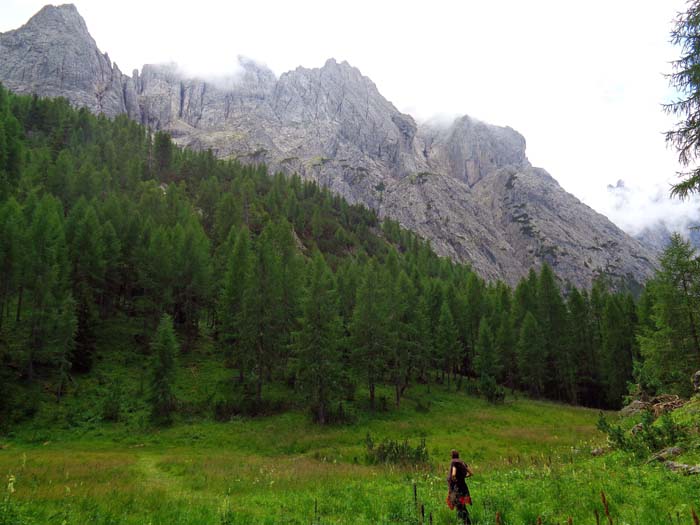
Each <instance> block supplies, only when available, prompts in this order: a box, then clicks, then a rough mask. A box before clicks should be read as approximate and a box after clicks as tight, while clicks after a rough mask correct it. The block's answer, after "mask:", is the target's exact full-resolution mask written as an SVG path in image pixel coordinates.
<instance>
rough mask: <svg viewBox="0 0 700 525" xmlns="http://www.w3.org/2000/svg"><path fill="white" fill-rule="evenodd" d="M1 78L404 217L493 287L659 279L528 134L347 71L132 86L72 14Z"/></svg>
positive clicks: (29, 28)
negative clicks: (421, 101) (439, 113)
mask: <svg viewBox="0 0 700 525" xmlns="http://www.w3.org/2000/svg"><path fill="white" fill-rule="evenodd" d="M0 81H2V82H3V83H4V84H5V85H6V86H8V87H9V88H10V89H13V90H15V91H17V92H23V93H37V94H39V95H44V96H64V97H66V98H68V99H69V100H70V101H71V102H72V103H73V104H75V105H77V106H85V107H88V108H89V109H91V110H92V111H95V112H103V113H105V114H106V115H109V116H114V115H117V114H120V113H126V114H128V115H129V116H130V117H131V118H134V119H136V120H138V121H140V122H142V123H143V124H146V125H148V126H150V127H151V128H153V129H164V130H168V131H169V132H170V133H171V134H172V136H173V138H174V139H175V140H176V141H177V142H178V143H179V144H181V145H183V146H187V147H192V148H199V149H202V148H210V149H212V150H213V151H214V152H215V153H216V154H217V155H218V156H220V157H223V158H237V159H239V160H241V161H243V162H266V163H267V164H269V165H270V166H271V168H272V169H273V170H281V171H283V172H286V173H293V172H297V173H299V174H300V175H301V176H302V177H305V178H308V179H313V180H316V181H318V182H319V183H320V184H323V185H325V186H328V187H329V188H331V189H332V190H333V191H335V192H337V193H340V194H341V195H343V196H344V197H345V198H346V199H348V200H349V201H351V202H360V203H364V204H366V205H367V206H369V207H371V208H374V209H376V210H377V211H378V212H379V214H380V215H382V216H389V217H392V218H394V219H397V220H398V221H399V222H400V223H401V224H402V225H404V226H405V227H407V228H409V229H411V230H414V231H416V232H417V233H419V234H420V235H421V236H423V237H424V238H426V239H430V241H431V242H432V245H433V247H434V248H435V249H436V251H437V252H438V253H440V254H441V255H445V256H449V257H452V258H454V259H456V260H459V261H463V262H469V263H471V264H472V265H473V267H474V268H475V269H476V270H477V271H478V272H479V273H480V274H481V275H483V276H484V277H486V278H490V279H495V278H501V279H504V280H506V281H508V282H509V283H511V284H512V283H515V282H516V281H517V280H518V279H519V278H520V277H522V276H524V275H525V274H526V273H527V271H528V270H529V268H530V267H532V266H535V267H536V266H538V265H540V264H541V263H542V262H543V261H547V262H548V263H550V264H551V265H552V266H553V268H554V270H555V272H556V273H557V275H558V276H559V277H560V278H561V279H562V281H570V282H571V283H573V284H576V285H579V286H587V285H588V284H590V282H591V280H592V279H593V278H594V276H595V275H596V274H598V273H605V274H608V275H610V276H612V277H613V278H617V279H620V280H623V281H637V282H641V281H643V280H644V279H645V278H646V277H648V276H649V275H650V274H651V272H652V271H653V264H654V255H653V253H651V252H650V250H649V249H647V248H645V247H643V246H642V245H641V244H639V242H637V241H635V240H634V239H632V238H631V237H629V236H627V235H626V234H625V233H624V232H622V231H621V230H620V229H618V228H617V227H615V226H614V225H613V224H612V223H611V222H610V221H609V220H607V219H606V218H605V217H604V216H602V215H600V214H598V213H596V212H595V211H593V210H592V209H590V208H588V207H587V206H585V205H584V204H582V203H581V202H580V201H578V200H577V199H576V198H575V197H573V196H572V195H570V194H568V193H566V192H565V191H564V190H563V189H562V188H561V187H560V186H559V185H558V184H557V182H556V181H555V180H554V179H553V178H552V177H550V176H549V175H548V174H547V173H546V172H545V171H544V170H541V169H538V168H533V167H532V166H531V165H530V163H529V162H528V160H527V157H526V155H525V139H524V138H523V137H522V136H521V135H520V134H519V133H517V132H516V131H514V130H512V129H511V128H507V127H506V128H502V127H497V126H492V125H489V124H485V123H483V122H479V121H477V120H475V119H472V118H470V117H468V116H464V117H462V118H459V119H456V120H455V121H454V122H453V123H452V124H451V125H448V126H435V125H430V124H422V125H419V124H417V123H416V122H415V121H414V119H413V118H412V117H411V116H410V115H405V114H403V113H401V112H399V111H398V110H397V109H396V108H395V107H394V106H393V105H392V104H391V103H390V102H389V101H388V100H386V99H385V98H384V97H383V96H382V95H381V94H380V93H379V91H378V89H377V87H376V86H375V85H374V83H373V82H372V81H371V80H370V79H369V78H367V77H365V76H363V75H362V74H361V73H360V71H359V70H358V69H356V68H354V67H352V66H350V65H349V64H347V63H346V62H342V63H338V62H336V61H335V60H333V59H330V60H328V61H327V62H326V63H325V65H324V66H323V67H321V68H317V69H307V68H302V67H299V68H297V69H295V70H294V71H289V72H287V73H284V74H283V75H281V76H280V77H279V78H277V77H276V76H275V75H274V74H273V73H272V72H271V71H270V70H269V69H267V68H265V67H262V66H259V65H257V64H256V63H254V62H252V61H248V60H242V61H241V71H240V72H239V73H238V74H236V75H235V76H233V77H231V78H229V79H226V80H219V81H217V82H208V81H204V80H201V79H196V78H185V77H184V76H183V75H182V74H180V73H179V72H178V70H177V68H176V67H175V66H174V65H147V66H144V67H143V69H142V71H141V72H140V73H138V72H134V75H133V76H132V77H129V76H126V75H124V74H122V73H121V72H120V71H119V69H118V68H117V66H116V65H114V64H112V63H111V62H110V60H109V58H108V57H107V55H106V54H105V55H103V54H102V53H100V51H99V50H98V48H97V46H96V44H95V41H94V40H93V39H92V37H91V36H90V34H89V33H88V31H87V28H86V27H85V23H84V21H83V20H82V18H81V17H80V15H79V14H78V12H77V11H76V9H75V8H74V7H73V6H60V7H51V6H47V7H45V8H44V9H42V10H41V11H40V12H39V13H38V14H37V15H35V16H34V17H33V18H32V19H31V20H30V21H29V22H28V23H27V24H26V25H25V26H23V27H21V28H19V29H17V30H15V31H10V32H8V33H4V34H0Z"/></svg>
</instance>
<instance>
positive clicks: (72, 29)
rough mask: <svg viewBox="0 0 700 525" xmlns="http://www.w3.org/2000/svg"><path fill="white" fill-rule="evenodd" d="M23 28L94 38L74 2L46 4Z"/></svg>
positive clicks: (67, 35)
mask: <svg viewBox="0 0 700 525" xmlns="http://www.w3.org/2000/svg"><path fill="white" fill-rule="evenodd" d="M21 29H27V30H38V31H46V30H49V31H62V32H64V35H65V36H66V37H87V38H88V39H90V40H92V37H91V36H90V33H89V32H88V28H87V24H86V23H85V20H84V19H83V17H82V16H81V15H80V13H79V12H78V9H77V8H76V7H75V5H73V4H63V5H58V6H54V5H47V6H44V7H43V8H41V10H40V11H39V12H38V13H37V14H35V15H34V16H33V17H31V18H30V19H29V21H28V22H27V23H26V24H25V25H24V26H23V27H22V28H21Z"/></svg>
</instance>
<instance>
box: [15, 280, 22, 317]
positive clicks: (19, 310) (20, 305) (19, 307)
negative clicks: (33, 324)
mask: <svg viewBox="0 0 700 525" xmlns="http://www.w3.org/2000/svg"><path fill="white" fill-rule="evenodd" d="M23 295H24V286H20V287H19V298H18V299H17V316H16V317H15V321H16V322H18V323H19V321H20V316H21V313H22V296H23Z"/></svg>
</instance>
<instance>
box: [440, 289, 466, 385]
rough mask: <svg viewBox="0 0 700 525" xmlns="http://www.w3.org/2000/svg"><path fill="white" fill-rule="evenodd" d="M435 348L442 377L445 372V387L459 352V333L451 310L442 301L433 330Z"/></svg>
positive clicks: (445, 302) (448, 382) (448, 383)
mask: <svg viewBox="0 0 700 525" xmlns="http://www.w3.org/2000/svg"><path fill="white" fill-rule="evenodd" d="M435 348H436V350H437V354H438V355H439V356H440V361H441V362H442V371H443V378H444V377H445V374H447V388H448V390H449V388H450V373H451V371H452V369H453V367H454V364H455V361H456V360H457V358H458V356H459V354H460V352H459V333H458V332H457V327H456V326H455V323H454V320H453V318H452V312H451V311H450V307H449V305H448V304H447V301H443V303H442V307H441V308H440V319H439V320H438V325H437V328H436V330H435Z"/></svg>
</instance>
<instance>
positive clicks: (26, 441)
mask: <svg viewBox="0 0 700 525" xmlns="http://www.w3.org/2000/svg"><path fill="white" fill-rule="evenodd" d="M120 330H121V331H122V332H123V329H120ZM101 336H102V337H103V338H104V341H107V340H109V341H111V342H110V343H109V344H105V345H104V348H105V349H107V350H109V351H105V352H104V356H103V358H102V359H101V360H100V362H99V363H98V365H97V367H96V370H95V372H94V373H93V374H91V375H90V376H89V377H86V378H81V379H80V381H78V383H76V385H74V387H73V388H74V392H73V393H74V394H79V395H73V396H71V397H70V398H68V399H67V400H66V401H64V402H63V403H62V404H61V405H60V406H57V405H56V404H55V403H54V402H48V401H45V402H44V404H43V405H42V407H41V409H40V411H39V414H38V415H37V417H36V418H35V420H34V421H33V422H32V423H29V424H25V425H22V426H20V427H18V428H15V429H13V430H12V432H10V433H9V434H8V435H7V436H5V437H4V438H0V442H2V443H3V445H4V446H3V448H2V449H0V475H3V476H4V475H10V474H12V475H15V476H16V484H15V486H16V489H17V490H16V493H14V494H13V495H12V499H11V500H10V501H11V502H12V503H11V505H12V507H13V508H20V511H21V513H22V515H23V516H24V517H25V518H26V520H28V521H27V522H28V523H57V524H62V523H66V524H69V523H95V524H145V523H151V524H153V525H156V524H163V525H165V524H201V523H246V524H249V523H310V522H312V520H314V516H315V518H316V522H317V523H367V524H374V523H418V517H417V516H418V513H417V512H416V508H415V506H414V504H413V489H412V485H413V483H416V484H417V487H418V496H419V500H420V502H422V503H423V504H424V505H425V509H426V515H429V514H430V513H433V515H434V522H435V523H454V515H453V513H451V512H449V511H448V509H447V507H446V506H445V504H444V498H445V495H446V485H445V482H444V476H445V472H444V469H445V466H446V464H447V462H448V459H447V458H448V455H449V450H450V449H451V448H457V449H459V450H460V451H462V453H463V456H464V457H465V459H466V460H467V461H468V462H469V463H470V464H471V465H472V466H473V468H474V471H475V473H476V475H475V477H474V478H473V480H472V481H471V482H470V487H471V489H472V493H473V496H474V500H475V506H474V507H473V509H472V515H473V517H474V518H475V522H476V523H494V516H495V512H496V511H500V512H501V513H502V515H503V517H504V523H510V524H518V523H535V521H536V519H537V516H538V515H541V516H542V517H543V518H544V523H557V522H561V523H565V522H566V518H567V517H568V516H572V517H573V518H574V523H594V522H595V518H594V514H593V512H594V509H596V508H597V509H599V512H600V513H601V514H602V506H601V504H600V496H599V494H600V491H601V490H604V491H605V492H606V494H607V495H608V498H609V500H610V501H611V513H612V515H613V517H614V518H615V523H634V524H650V525H651V524H654V525H655V524H657V523H663V522H667V521H668V516H669V515H672V516H674V517H675V516H676V513H677V512H678V513H680V514H681V515H682V516H684V518H683V519H684V521H682V522H683V523H690V520H689V519H688V516H689V508H690V506H691V505H694V506H695V507H696V508H698V507H700V479H698V478H699V477H697V476H696V477H685V478H684V477H680V476H678V475H677V474H673V473H670V472H668V471H666V470H665V469H663V467H662V466H657V465H650V466H644V465H640V464H639V463H637V462H634V461H633V460H631V459H629V458H628V457H626V456H624V455H621V454H617V453H615V454H609V455H607V456H604V457H602V458H591V457H590V455H589V450H590V447H591V446H592V445H593V444H597V443H600V442H601V441H602V439H603V438H602V436H601V435H600V434H598V432H597V431H596V430H595V422H596V418H597V413H596V412H595V411H592V410H586V409H581V408H573V407H568V406H562V405H556V404H553V403H545V402H536V401H530V400H525V399H513V398H510V399H508V401H507V402H506V404H504V405H501V406H492V405H489V404H487V403H485V402H484V401H482V400H480V399H476V398H473V397H469V396H467V395H465V394H463V393H455V392H450V393H447V392H445V391H444V387H437V386H433V387H432V391H431V392H428V391H427V389H426V387H425V386H418V387H414V388H412V389H411V390H409V393H408V396H407V398H406V399H405V401H404V402H403V404H402V407H401V409H400V410H390V411H388V412H383V413H378V414H375V415H374V416H369V415H367V414H366V413H365V412H363V411H362V410H361V409H358V413H359V414H360V415H359V417H358V421H357V422H356V423H355V424H354V425H350V426H332V427H327V428H320V427H318V426H315V425H313V424H311V423H310V422H309V421H308V418H307V417H306V415H305V414H302V413H299V412H295V411H289V412H286V413H283V414H279V415H273V416H267V417H261V418H257V419H248V418H240V419H236V420H234V421H231V422H227V423H214V422H211V421H210V420H209V419H207V418H205V417H202V416H201V414H200V415H191V416H186V417H183V419H182V420H181V421H179V422H178V424H176V425H175V426H174V427H172V428H169V429H165V430H161V431H153V430H151V429H150V428H149V426H148V424H147V423H146V407H145V405H144V404H143V401H142V399H143V395H142V394H139V390H140V388H141V382H142V374H141V370H142V368H143V367H142V363H141V362H139V360H138V359H131V360H125V358H124V356H126V355H130V352H122V351H120V350H124V349H125V348H124V345H126V344H128V343H126V342H125V341H128V340H129V338H128V337H125V336H124V333H112V332H110V327H104V331H103V333H102V334H101ZM110 345H111V346H110ZM219 362H220V358H219V357H218V356H216V355H215V352H214V351H213V350H212V348H211V347H210V346H209V345H206V344H205V345H203V346H201V347H200V348H198V349H197V351H195V352H194V353H193V354H191V355H189V356H187V357H184V358H182V359H181V361H180V364H181V367H180V376H179V381H178V396H179V397H180V399H183V400H185V401H186V403H187V406H189V407H190V408H191V409H192V414H196V413H197V411H196V410H195V409H196V407H198V406H200V405H201V406H203V403H204V401H205V400H207V399H210V398H211V396H212V395H215V392H216V390H217V385H218V384H220V382H221V381H225V380H226V379H227V378H228V377H229V376H230V375H231V374H232V372H231V371H230V370H226V369H224V368H222V367H221V366H220V365H218V364H217V363H219ZM115 381H117V382H119V383H120V384H121V385H122V389H123V393H124V399H125V403H124V408H125V417H124V420H123V422H120V423H116V424H105V423H102V422H100V421H99V419H100V413H101V410H100V401H99V400H100V399H101V396H103V395H104V393H105V390H106V389H107V388H108V386H107V385H109V384H111V383H114V382H115ZM379 394H380V395H385V396H386V397H387V398H389V399H391V393H390V392H389V391H388V390H387V391H381V392H379ZM268 395H269V396H271V397H279V398H284V397H285V396H289V392H285V391H281V390H273V391H270V392H268ZM363 395H364V393H363V392H359V393H358V399H359V400H361V399H362V398H363ZM140 399H141V401H140ZM361 404H362V401H357V402H356V405H361ZM426 406H429V410H428V411H427V412H426V411H425V409H424V408H422V409H421V407H426ZM192 407H194V408H192ZM687 417H697V416H695V415H694V413H688V415H687ZM368 432H370V433H371V434H372V436H373V438H374V439H375V441H377V440H379V439H382V438H385V437H388V438H393V439H404V438H409V439H411V440H412V441H413V442H414V443H415V442H417V440H418V439H419V438H420V437H421V436H425V438H426V441H427V445H428V449H429V452H430V456H431V460H432V461H433V462H434V465H433V466H432V467H430V468H428V469H423V470H420V471H411V470H405V469H398V468H392V467H371V466H367V465H364V464H363V463H364V462H363V457H364V439H365V436H366V434H367V433H368ZM2 497H3V496H0V511H1V510H2V509H3V507H2V506H3V505H7V503H6V502H5V503H3V502H2ZM315 508H316V509H317V510H315ZM7 514H8V512H7V511H5V515H7ZM2 516H3V514H2V512H0V524H1V525H4V523H21V521H19V522H16V521H6V522H3V518H2Z"/></svg>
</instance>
